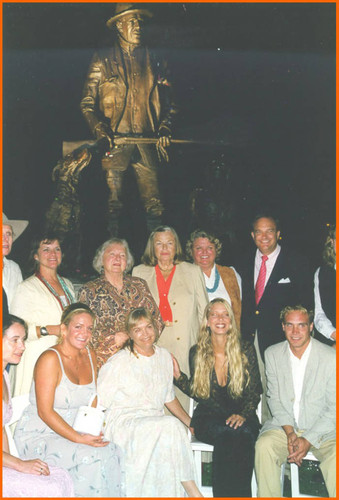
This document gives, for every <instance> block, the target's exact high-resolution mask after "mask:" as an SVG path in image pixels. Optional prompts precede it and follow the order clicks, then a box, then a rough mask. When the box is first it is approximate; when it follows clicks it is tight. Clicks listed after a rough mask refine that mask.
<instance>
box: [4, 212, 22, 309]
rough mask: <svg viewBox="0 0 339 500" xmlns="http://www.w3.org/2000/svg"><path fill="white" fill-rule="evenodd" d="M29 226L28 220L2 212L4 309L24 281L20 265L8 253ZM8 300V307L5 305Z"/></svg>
mask: <svg viewBox="0 0 339 500" xmlns="http://www.w3.org/2000/svg"><path fill="white" fill-rule="evenodd" d="M27 226H28V220H10V219H8V218H7V217H6V215H5V214H4V213H2V262H3V267H2V287H3V302H4V304H3V306H4V307H3V310H4V311H5V310H6V309H8V308H10V305H11V301H12V298H13V295H14V292H15V290H16V288H17V286H18V284H19V283H21V282H22V274H21V270H20V267H19V266H18V264H17V263H16V262H14V261H13V260H9V259H7V255H9V254H10V253H11V250H12V245H13V242H14V241H15V240H16V239H17V238H19V236H20V235H21V233H23V232H24V230H25V229H26V227H27ZM6 300H7V307H6V305H5V304H6V302H5V301H6ZM7 312H8V311H7Z"/></svg>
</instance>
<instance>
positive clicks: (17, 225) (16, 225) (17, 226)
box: [2, 212, 28, 241]
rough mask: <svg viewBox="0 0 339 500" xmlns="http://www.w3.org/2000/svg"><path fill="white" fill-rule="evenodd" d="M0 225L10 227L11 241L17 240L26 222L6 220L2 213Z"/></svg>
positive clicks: (26, 224)
mask: <svg viewBox="0 0 339 500" xmlns="http://www.w3.org/2000/svg"><path fill="white" fill-rule="evenodd" d="M2 225H3V226H11V228H12V230H13V241H15V240H16V239H17V238H19V236H20V234H22V233H23V232H24V231H25V229H26V227H27V226H28V220H12V219H8V217H6V215H5V214H4V213H3V212H2Z"/></svg>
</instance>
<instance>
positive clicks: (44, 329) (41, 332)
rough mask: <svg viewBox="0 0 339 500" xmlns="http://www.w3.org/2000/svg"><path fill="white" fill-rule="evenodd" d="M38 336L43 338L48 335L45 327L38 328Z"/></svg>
mask: <svg viewBox="0 0 339 500" xmlns="http://www.w3.org/2000/svg"><path fill="white" fill-rule="evenodd" d="M40 335H41V336H42V337H45V336H46V335H48V331H47V328H46V327H45V326H42V327H41V328H40Z"/></svg>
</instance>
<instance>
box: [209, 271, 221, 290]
mask: <svg viewBox="0 0 339 500" xmlns="http://www.w3.org/2000/svg"><path fill="white" fill-rule="evenodd" d="M219 281H220V274H219V271H218V269H217V268H216V267H215V280H214V285H213V287H212V288H208V286H207V285H206V290H207V293H214V292H215V291H216V289H217V288H218V286H219Z"/></svg>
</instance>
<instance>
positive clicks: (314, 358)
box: [260, 338, 336, 448]
mask: <svg viewBox="0 0 339 500" xmlns="http://www.w3.org/2000/svg"><path fill="white" fill-rule="evenodd" d="M311 342H312V348H311V352H310V356H309V358H308V362H307V365H306V370H305V376H304V382H303V388H302V394H301V400H300V413H299V422H298V425H297V423H296V421H295V419H294V414H293V403H294V389H293V379H292V368H291V363H290V354H289V349H288V342H287V341H285V342H280V343H279V344H275V345H273V346H271V347H269V348H268V349H267V350H266V352H265V365H266V377H267V396H268V405H269V407H270V410H271V412H272V415H273V418H272V419H270V420H267V421H266V422H265V424H264V426H263V428H262V429H261V433H260V434H262V433H263V432H266V431H268V430H271V429H281V426H283V425H291V426H293V427H294V429H295V430H302V431H303V434H302V436H303V437H304V438H305V439H307V440H308V441H309V442H310V443H311V444H312V445H313V446H314V447H315V448H319V447H320V445H321V444H322V443H323V442H324V441H328V440H329V439H335V436H336V355H335V351H334V349H332V348H331V347H329V346H327V345H325V344H322V343H321V342H318V341H317V340H316V339H313V338H311Z"/></svg>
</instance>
